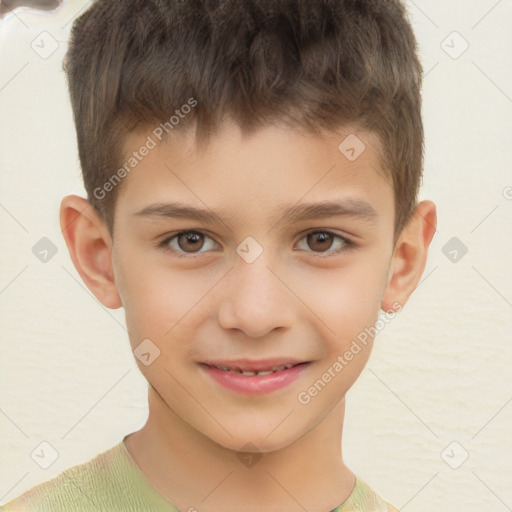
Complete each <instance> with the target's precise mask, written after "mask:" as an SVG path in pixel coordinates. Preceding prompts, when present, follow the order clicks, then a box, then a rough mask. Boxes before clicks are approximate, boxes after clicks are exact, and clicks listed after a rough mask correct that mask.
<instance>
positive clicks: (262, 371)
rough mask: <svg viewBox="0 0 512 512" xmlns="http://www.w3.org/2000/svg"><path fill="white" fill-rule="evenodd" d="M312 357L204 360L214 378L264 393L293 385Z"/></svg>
mask: <svg viewBox="0 0 512 512" xmlns="http://www.w3.org/2000/svg"><path fill="white" fill-rule="evenodd" d="M310 364H311V362H309V361H290V360H288V362H284V361H283V360H280V361H268V360H267V361H258V362H254V361H253V362H250V361H238V362H231V361H230V362H228V361H226V362H224V361H223V362H220V361H219V362H215V363H213V362H209V363H201V364H200V367H201V368H202V369H203V371H204V372H205V374H206V375H207V376H208V378H209V380H210V382H211V381H212V380H213V381H214V382H215V383H217V384H220V385H221V386H222V387H224V388H226V389H229V390H231V391H235V392H237V393H241V394H244V395H260V394H265V393H270V392H273V391H277V390H280V389H283V388H285V387H287V386H289V385H290V384H291V383H292V382H294V381H295V380H296V379H298V378H299V376H300V375H301V374H302V373H303V372H304V371H305V370H306V369H307V368H308V367H309V366H310Z"/></svg>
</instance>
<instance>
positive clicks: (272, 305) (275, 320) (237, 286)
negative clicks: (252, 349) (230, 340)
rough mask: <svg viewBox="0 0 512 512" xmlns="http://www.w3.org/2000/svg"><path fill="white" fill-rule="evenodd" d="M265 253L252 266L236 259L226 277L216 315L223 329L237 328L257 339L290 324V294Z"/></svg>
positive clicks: (291, 298)
mask: <svg viewBox="0 0 512 512" xmlns="http://www.w3.org/2000/svg"><path fill="white" fill-rule="evenodd" d="M266 254H267V253H266V252H265V251H264V252H263V254H261V255H260V256H259V257H258V258H257V259H256V261H254V262H252V263H247V262H246V261H244V260H243V259H242V258H237V259H236V260H235V267H234V268H233V270H231V272H229V274H228V275H227V276H226V281H225V283H224V290H223V293H222V300H221V304H220V307H219V312H218V318H219V323H220V325H221V326H222V327H223V328H224V329H238V330H240V331H242V332H244V334H245V335H246V336H249V337H252V338H259V337H263V336H265V335H267V334H268V333H270V332H271V331H273V330H277V329H279V328H281V329H283V328H289V327H291V326H292V325H293V319H294V309H295V307H296V305H295V302H294V300H293V293H292V291H290V289H289V288H288V287H287V285H286V284H285V283H286V279H285V276H280V275H279V272H277V271H276V270H274V269H273V265H272V262H271V261H270V258H269V257H267V256H266Z"/></svg>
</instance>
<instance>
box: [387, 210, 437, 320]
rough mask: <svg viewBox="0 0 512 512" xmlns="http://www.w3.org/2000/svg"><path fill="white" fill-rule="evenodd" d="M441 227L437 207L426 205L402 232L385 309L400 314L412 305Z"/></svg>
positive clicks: (416, 213) (393, 262) (394, 254)
mask: <svg viewBox="0 0 512 512" xmlns="http://www.w3.org/2000/svg"><path fill="white" fill-rule="evenodd" d="M436 226H437V215H436V206H435V204H434V203H433V202H432V201H422V202H421V203H419V204H418V205H417V206H416V209H415V211H414V214H413V215H412V217H411V219H410V221H409V222H408V224H407V225H406V226H405V227H404V229H403V230H402V233H401V234H400V236H399V238H398V241H397V243H396V246H395V250H394V253H393V257H392V261H391V266H390V268H391V269H392V273H391V276H390V278H389V280H388V284H387V286H386V289H385V291H384V295H383V298H382V309H384V310H385V311H391V310H396V304H397V303H399V304H400V307H401V308H402V307H403V306H405V303H406V302H407V301H408V299H409V296H410V295H411V293H412V292H413V291H414V289H415V288H416V286H418V283H419V281H420V278H421V276H422V274H423V271H424V269H425V265H426V262H427V254H428V247H429V245H430V243H431V241H432V238H433V237H434V233H435V231H436Z"/></svg>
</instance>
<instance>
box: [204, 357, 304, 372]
mask: <svg viewBox="0 0 512 512" xmlns="http://www.w3.org/2000/svg"><path fill="white" fill-rule="evenodd" d="M307 362H308V361H303V360H300V359H294V358H291V357H277V358H272V359H259V360H250V359H232V360H229V361H227V360H220V359H215V360H209V361H204V362H203V364H206V365H208V366H219V367H220V366H223V367H225V368H230V369H232V370H241V371H243V372H264V371H268V370H273V369H276V368H279V367H280V366H288V365H291V366H295V365H297V364H300V363H307Z"/></svg>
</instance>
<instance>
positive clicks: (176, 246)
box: [158, 231, 219, 256]
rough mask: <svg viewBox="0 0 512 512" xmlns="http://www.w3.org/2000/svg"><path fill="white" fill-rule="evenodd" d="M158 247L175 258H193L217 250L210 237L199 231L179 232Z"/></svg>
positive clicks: (216, 245) (217, 246)
mask: <svg viewBox="0 0 512 512" xmlns="http://www.w3.org/2000/svg"><path fill="white" fill-rule="evenodd" d="M158 245H159V247H160V248H162V249H166V250H169V251H170V252H171V253H173V254H175V255H176V256H187V255H191V256H195V255H196V254H197V255H199V254H203V253H205V252H209V251H212V250H218V248H219V245H218V244H216V243H215V241H214V240H213V239H212V238H211V237H209V236H208V235H206V234H205V233H202V232H201V231H180V232H179V233H176V234H175V235H173V236H171V237H169V238H166V239H165V240H164V241H163V242H159V244H158Z"/></svg>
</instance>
